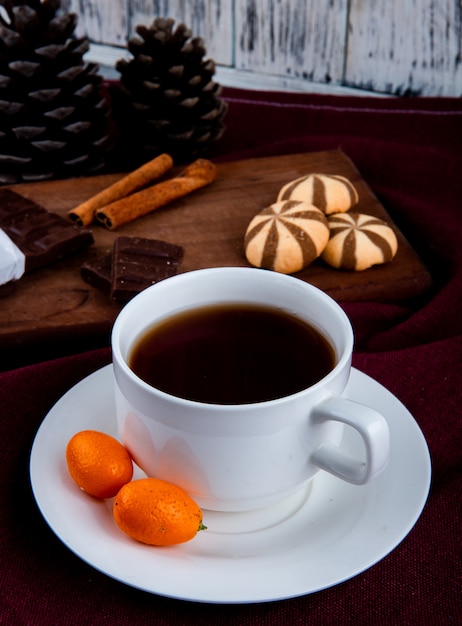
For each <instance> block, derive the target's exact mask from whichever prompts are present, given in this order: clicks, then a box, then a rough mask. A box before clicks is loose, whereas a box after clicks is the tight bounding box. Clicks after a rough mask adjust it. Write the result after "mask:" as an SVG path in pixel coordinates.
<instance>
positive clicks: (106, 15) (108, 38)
mask: <svg viewBox="0 0 462 626" xmlns="http://www.w3.org/2000/svg"><path fill="white" fill-rule="evenodd" d="M61 6H62V8H63V9H64V10H66V11H69V12H74V13H76V14H77V15H78V22H77V27H76V34H77V35H78V36H79V37H83V36H85V37H88V38H89V39H90V40H91V41H96V42H99V43H104V44H109V45H113V46H125V44H126V42H127V32H128V26H127V0H109V1H107V0H62V2H61Z"/></svg>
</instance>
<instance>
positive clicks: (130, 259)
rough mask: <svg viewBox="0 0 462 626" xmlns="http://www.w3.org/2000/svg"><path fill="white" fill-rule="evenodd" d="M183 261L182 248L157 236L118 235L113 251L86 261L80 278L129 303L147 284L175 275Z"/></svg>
mask: <svg viewBox="0 0 462 626" xmlns="http://www.w3.org/2000/svg"><path fill="white" fill-rule="evenodd" d="M182 260H183V248H181V247H180V246H177V245H175V244H172V243H168V242H166V241H160V240H158V239H146V238H142V237H126V236H124V237H118V238H117V239H116V240H115V241H114V246H113V252H112V254H105V255H101V256H99V257H96V258H95V259H90V260H88V261H86V262H85V263H84V264H83V265H82V267H81V268H80V273H81V275H82V278H83V279H84V280H85V282H87V283H88V284H89V285H92V287H96V288H97V289H99V290H100V291H103V292H105V293H108V294H109V295H110V297H111V298H112V299H113V300H115V301H117V302H128V300H130V299H131V298H133V296H135V295H136V294H137V293H139V292H140V291H142V290H143V289H146V287H149V286H150V285H153V284H154V283H157V282H159V281H160V280H163V279H164V278H168V277H169V276H174V275H175V274H176V273H177V271H178V267H179V265H180V264H181V261H182Z"/></svg>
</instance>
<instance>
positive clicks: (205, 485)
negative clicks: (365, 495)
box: [112, 268, 389, 511]
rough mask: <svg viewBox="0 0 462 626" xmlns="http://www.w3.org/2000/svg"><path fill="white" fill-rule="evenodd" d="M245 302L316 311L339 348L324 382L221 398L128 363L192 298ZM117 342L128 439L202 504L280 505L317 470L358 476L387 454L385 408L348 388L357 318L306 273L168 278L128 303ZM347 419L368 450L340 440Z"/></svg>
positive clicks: (120, 410)
mask: <svg viewBox="0 0 462 626" xmlns="http://www.w3.org/2000/svg"><path fill="white" fill-rule="evenodd" d="M239 302H242V303H256V304H259V305H269V306H272V307H274V306H277V307H279V308H281V309H283V310H285V311H287V312H290V313H291V314H293V315H296V316H298V317H300V318H301V319H303V320H306V321H307V322H309V323H310V324H311V325H312V326H314V327H315V328H317V329H318V330H319V331H321V333H322V334H323V335H324V336H325V337H326V338H328V340H329V341H330V343H331V344H332V346H333V347H334V350H335V353H336V365H335V367H334V368H333V369H332V370H331V371H330V372H329V373H328V374H327V375H326V376H325V377H324V378H323V379H322V380H321V381H319V382H318V383H316V384H314V385H313V386H311V387H308V388H307V389H305V390H302V391H300V392H297V393H294V394H292V395H290V396H287V397H284V398H280V399H276V400H270V401H264V402H258V403H254V404H240V405H219V404H206V403H202V402H195V401H191V400H185V399H182V398H179V397H175V396H172V395H169V394H167V393H164V392H162V391H160V390H158V389H155V388H154V387H152V386H150V385H149V384H147V383H146V382H144V381H143V380H141V379H140V378H139V377H138V376H137V375H136V374H134V372H133V371H132V370H131V369H130V367H129V366H128V364H127V360H128V357H129V354H130V350H131V348H132V347H133V345H134V344H136V342H137V340H138V339H139V337H140V336H141V335H142V334H144V333H145V332H146V330H147V329H149V328H150V327H152V326H153V325H155V324H156V322H157V321H159V320H161V319H165V318H166V317H167V318H168V317H169V316H171V315H172V314H176V313H178V312H180V311H184V310H186V309H191V308H198V307H202V306H204V305H210V304H217V303H239ZM112 350H113V366H114V375H115V399H116V413H117V422H118V429H119V434H120V437H121V439H122V441H123V442H124V443H125V445H126V446H127V447H128V449H129V450H130V452H131V454H132V455H133V457H134V460H135V461H136V463H137V464H138V465H139V466H140V467H141V468H142V469H143V470H144V471H145V472H146V473H147V474H148V475H149V476H155V477H158V478H161V479H164V480H168V481H170V482H173V483H175V484H178V485H180V486H181V487H183V488H184V489H185V490H186V491H187V492H188V493H189V494H190V495H191V496H192V497H193V498H194V499H195V500H196V501H197V503H198V504H199V505H200V506H201V507H202V508H204V509H210V510H216V511H249V510H253V509H257V508H260V507H264V506H268V505H271V504H273V503H276V502H278V501H280V500H282V499H284V498H286V497H289V496H291V495H292V494H295V493H296V492H297V491H298V490H300V489H302V488H303V487H305V486H306V485H307V483H308V481H310V480H311V479H312V478H313V477H314V476H315V475H316V474H317V473H318V472H319V471H320V470H325V471H327V472H330V473H332V474H334V475H335V476H338V477H339V478H340V479H343V480H346V481H348V482H351V483H355V484H358V485H361V484H364V483H366V482H368V481H370V480H371V479H373V478H374V477H375V476H376V475H377V474H379V473H380V472H381V471H382V470H383V469H384V467H385V466H386V464H387V460H388V455H389V431H388V425H387V422H386V420H385V418H384V417H382V415H380V414H379V413H378V412H377V411H375V410H374V409H372V408H370V407H367V406H364V405H361V404H358V403H355V402H352V401H350V400H348V399H346V398H343V397H342V393H343V392H344V390H345V387H346V385H347V383H348V378H349V374H350V368H351V355H352V350H353V331H352V328H351V324H350V322H349V320H348V318H347V316H346V315H345V313H344V312H343V310H342V309H341V308H340V306H339V305H338V304H337V303H336V302H335V301H334V300H333V299H332V298H330V297H329V296H328V295H327V294H325V293H324V292H322V291H321V290H319V289H317V288H316V287H313V286H312V285H309V284H307V283H305V282H303V281H301V280H299V279H297V278H294V277H292V276H287V275H283V274H279V273H276V272H270V271H266V270H260V269H254V268H214V269H205V270H197V271H192V272H186V273H184V274H179V275H177V276H175V277H172V278H168V279H166V280H163V281H161V282H159V283H157V284H155V285H153V286H152V287H149V288H147V289H146V290H144V291H143V292H141V293H140V294H139V295H137V296H136V297H135V298H133V299H132V300H131V301H130V302H129V303H128V304H127V305H126V306H125V307H124V308H123V309H122V311H121V312H120V313H119V315H118V317H117V319H116V321H115V324H114V327H113V333H112ZM172 375H174V373H173V374H172ZM345 425H348V427H351V428H353V429H355V430H356V431H357V432H358V433H359V435H360V437H361V439H362V441H363V443H364V454H363V455H362V456H361V458H352V457H351V456H349V455H348V454H347V453H346V452H345V451H344V450H343V449H342V445H341V442H342V435H343V430H344V427H345Z"/></svg>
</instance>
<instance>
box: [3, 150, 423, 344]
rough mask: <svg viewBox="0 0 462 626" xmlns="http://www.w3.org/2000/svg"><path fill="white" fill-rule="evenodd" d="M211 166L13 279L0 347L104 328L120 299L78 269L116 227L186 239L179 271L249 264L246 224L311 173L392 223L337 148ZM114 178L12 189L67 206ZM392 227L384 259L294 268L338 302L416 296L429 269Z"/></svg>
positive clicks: (103, 249) (108, 244) (60, 209)
mask: <svg viewBox="0 0 462 626" xmlns="http://www.w3.org/2000/svg"><path fill="white" fill-rule="evenodd" d="M217 167H218V176H217V180H216V181H215V182H214V183H213V185H211V186H209V187H207V188H204V189H201V190H199V191H196V192H194V193H193V194H192V195H190V196H188V197H185V198H183V199H182V200H179V201H176V202H175V203H173V204H171V205H169V206H167V207H163V208H161V209H158V210H157V211H155V212H154V213H152V214H151V215H148V216H145V217H143V218H140V219H138V220H136V221H134V222H133V223H131V224H128V225H125V226H123V227H121V228H120V229H118V230H116V231H108V230H106V229H105V228H104V227H102V226H98V225H95V226H93V227H92V230H93V234H94V238H95V244H94V245H93V246H91V247H90V248H88V249H87V250H86V251H84V252H82V253H79V254H77V255H75V256H73V257H71V258H67V259H65V260H62V261H60V262H57V263H55V264H53V265H52V266H49V267H47V268H45V269H41V270H38V271H36V272H35V273H32V274H30V275H26V276H24V277H23V278H22V279H21V280H19V281H17V283H16V284H15V286H14V289H13V290H12V293H10V294H9V295H6V296H4V297H3V298H2V299H1V300H0V303H1V306H0V348H5V347H9V348H11V347H15V346H23V345H25V344H27V342H28V341H31V342H34V343H37V341H38V340H44V341H58V340H59V341H65V340H66V339H67V338H70V337H72V338H73V339H74V340H75V338H76V337H78V336H82V337H85V336H97V335H99V334H104V335H105V336H107V337H108V336H109V335H108V333H109V331H110V328H111V325H112V323H113V321H114V319H115V317H116V315H117V313H118V311H119V310H120V306H119V305H117V304H114V303H113V302H111V301H110V300H109V298H108V296H106V295H104V294H102V293H100V292H99V291H97V290H96V289H94V288H93V287H90V286H89V285H87V284H86V283H85V282H84V281H83V280H82V278H81V276H80V266H81V264H82V262H83V261H84V260H86V259H89V258H92V257H94V256H98V255H100V254H103V253H107V252H109V251H110V250H111V248H112V243H113V241H114V239H115V238H116V237H117V236H118V235H121V234H124V235H138V236H142V237H152V238H156V239H163V240H165V241H169V242H172V243H176V244H178V245H181V246H183V247H184V250H185V256H184V261H183V264H182V266H181V271H183V272H186V271H189V270H194V269H199V268H207V267H221V266H247V265H248V263H247V261H246V258H245V256H244V249H243V239H244V233H245V230H246V228H247V225H248V223H249V222H250V220H251V219H252V217H253V216H254V215H255V214H256V213H258V212H259V211H260V210H262V209H263V208H265V207H266V206H268V205H269V204H271V203H273V202H274V201H275V199H276V196H277V193H278V191H279V189H280V188H281V187H282V186H283V185H284V184H285V183H287V182H289V181H291V180H293V179H295V178H298V177H300V176H303V175H305V174H307V173H309V172H320V173H328V174H341V175H343V176H346V177H348V178H349V179H350V180H351V182H352V183H353V184H354V185H355V186H356V188H357V190H358V193H359V197H360V203H359V205H358V206H357V208H356V209H355V210H358V211H360V212H363V213H367V214H370V215H375V216H377V217H380V218H382V219H385V220H387V221H388V222H389V223H390V224H391V225H393V223H392V220H391V218H390V216H389V215H388V214H387V212H386V210H385V209H384V207H383V206H382V205H381V204H380V203H379V201H378V199H377V198H376V197H375V195H374V194H373V193H372V191H371V190H370V189H369V187H368V185H367V184H366V182H365V181H364V180H363V179H362V178H361V176H360V174H359V172H358V171H357V169H356V167H355V166H354V164H353V163H352V162H351V161H350V159H349V158H348V157H347V156H346V155H345V154H344V153H342V152H341V151H328V152H316V153H307V154H294V155H288V156H278V157H269V158H260V159H249V160H245V161H236V162H231V163H223V164H218V166H217ZM120 177H121V174H110V175H102V176H95V177H91V178H79V179H70V180H62V181H51V182H40V183H28V184H20V185H14V186H12V187H11V188H12V189H14V190H15V191H16V192H18V193H20V194H22V195H23V196H26V197H27V198H30V199H32V200H35V201H36V202H37V203H39V204H40V205H42V206H43V207H45V208H46V209H47V210H49V211H52V212H56V213H59V214H62V215H66V214H67V212H68V210H69V209H71V208H73V207H74V206H76V205H77V204H79V203H81V202H83V201H84V200H86V199H87V198H89V197H90V196H92V195H94V194H95V193H97V192H98V191H100V190H101V189H103V188H105V187H107V186H108V185H110V184H112V183H113V182H115V181H116V180H117V179H119V178H120ZM393 226H394V225H393ZM394 228H395V230H396V234H397V237H398V240H399V249H398V253H397V255H396V257H395V258H394V259H393V261H392V262H391V263H389V264H387V265H382V266H378V267H374V268H371V269H369V270H366V271H364V272H343V271H339V270H334V269H331V268H328V267H327V266H326V265H324V264H323V263H322V262H321V261H319V260H318V261H315V262H314V263H313V264H312V265H311V266H309V267H308V268H306V269H305V270H303V271H302V272H300V273H298V274H297V276H298V277H299V278H300V279H301V280H305V281H307V282H310V283H312V284H314V285H316V286H317V287H320V288H321V289H323V290H324V291H326V292H327V293H329V294H330V295H331V296H332V297H333V298H335V299H336V300H338V301H360V300H369V299H371V300H380V301H391V300H395V301H396V300H400V299H407V298H411V297H413V296H417V295H420V294H422V293H423V292H424V291H426V290H427V289H428V288H429V286H430V284H431V278H430V275H429V273H428V271H427V270H426V268H425V267H424V265H423V264H422V262H421V261H420V259H419V258H418V256H417V255H416V253H415V252H414V251H413V249H412V248H411V246H410V245H409V243H408V242H407V241H406V239H405V238H404V236H403V234H402V233H401V232H399V230H398V229H397V228H396V227H395V226H394Z"/></svg>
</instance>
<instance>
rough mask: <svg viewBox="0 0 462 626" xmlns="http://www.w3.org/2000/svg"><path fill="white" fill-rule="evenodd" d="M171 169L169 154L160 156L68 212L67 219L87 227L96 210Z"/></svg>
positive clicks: (171, 163) (171, 161)
mask: <svg viewBox="0 0 462 626" xmlns="http://www.w3.org/2000/svg"><path fill="white" fill-rule="evenodd" d="M172 167H173V159H172V157H171V156H170V155H169V154H161V155H159V156H158V157H156V158H155V159H152V161H149V162H148V163H145V164H144V165H142V166H141V167H139V168H138V169H136V170H134V171H133V172H130V174H127V176H124V177H123V178H121V179H120V180H118V181H117V182H116V183H114V184H113V185H111V186H110V187H106V189H103V190H102V191H100V192H99V193H97V194H96V195H95V196H92V197H91V198H89V199H88V200H86V201H85V202H83V203H82V204H79V205H78V206H77V207H75V208H74V209H72V210H71V211H69V213H68V216H69V218H70V219H71V220H72V221H73V222H75V223H76V224H77V225H78V226H88V225H89V224H91V222H92V221H93V220H94V218H95V214H96V211H97V209H99V208H101V207H104V206H106V205H108V204H111V203H112V202H115V201H117V200H119V199H120V198H124V197H126V196H128V195H129V194H131V193H132V192H134V191H136V190H137V189H140V188H141V187H145V186H146V185H148V184H149V183H151V182H152V181H153V180H156V179H157V178H160V177H161V176H162V175H163V174H165V172H167V171H168V170H169V169H171V168H172Z"/></svg>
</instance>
